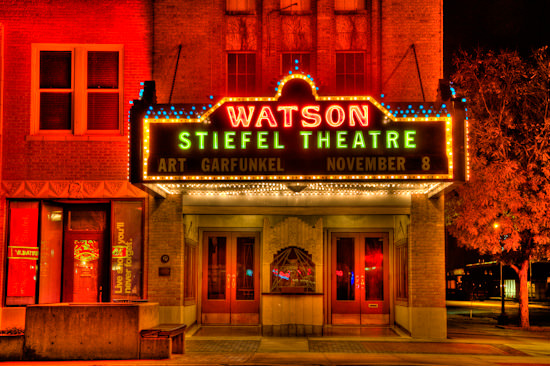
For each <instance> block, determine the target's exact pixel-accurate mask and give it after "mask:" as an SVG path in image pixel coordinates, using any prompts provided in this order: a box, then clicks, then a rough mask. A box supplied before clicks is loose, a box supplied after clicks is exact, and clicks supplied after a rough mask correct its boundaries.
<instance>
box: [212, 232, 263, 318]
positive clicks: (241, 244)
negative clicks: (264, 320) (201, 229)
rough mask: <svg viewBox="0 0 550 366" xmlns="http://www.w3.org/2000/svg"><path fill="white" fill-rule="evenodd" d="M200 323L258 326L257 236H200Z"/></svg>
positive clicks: (220, 233)
mask: <svg viewBox="0 0 550 366" xmlns="http://www.w3.org/2000/svg"><path fill="white" fill-rule="evenodd" d="M203 238H204V240H203V250H202V252H203V264H202V268H203V281H202V322H203V323H204V324H259V321H260V317H259V309H260V294H259V289H260V276H259V273H260V263H259V262H260V261H259V259H260V253H259V249H258V243H259V235H258V233H243V232H238V233H237V232H225V233H224V232H208V233H204V235H203Z"/></svg>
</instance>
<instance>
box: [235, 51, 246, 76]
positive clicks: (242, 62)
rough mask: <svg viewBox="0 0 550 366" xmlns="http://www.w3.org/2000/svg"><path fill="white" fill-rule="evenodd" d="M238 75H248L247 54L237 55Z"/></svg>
mask: <svg viewBox="0 0 550 366" xmlns="http://www.w3.org/2000/svg"><path fill="white" fill-rule="evenodd" d="M237 73H239V74H244V73H246V54H244V53H239V54H237Z"/></svg>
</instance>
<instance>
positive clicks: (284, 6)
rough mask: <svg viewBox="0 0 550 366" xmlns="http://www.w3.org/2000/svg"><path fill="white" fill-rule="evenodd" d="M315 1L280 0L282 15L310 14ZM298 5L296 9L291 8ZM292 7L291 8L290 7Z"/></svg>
mask: <svg viewBox="0 0 550 366" xmlns="http://www.w3.org/2000/svg"><path fill="white" fill-rule="evenodd" d="M313 1H314V0H279V9H280V11H281V14H309V13H311V5H312V4H311V3H312V2H313ZM295 2H296V3H297V5H296V7H294V6H291V5H292V4H293V3H295ZM306 5H307V8H306V7H305V6H306ZM289 6H290V7H289Z"/></svg>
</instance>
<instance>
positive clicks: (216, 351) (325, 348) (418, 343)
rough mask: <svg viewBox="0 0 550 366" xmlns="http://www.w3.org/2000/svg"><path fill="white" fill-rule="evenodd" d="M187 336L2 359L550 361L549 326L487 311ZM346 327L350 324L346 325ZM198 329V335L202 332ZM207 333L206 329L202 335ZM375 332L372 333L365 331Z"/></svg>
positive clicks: (254, 365) (472, 364)
mask: <svg viewBox="0 0 550 366" xmlns="http://www.w3.org/2000/svg"><path fill="white" fill-rule="evenodd" d="M250 329H251V330H249V331H246V330H244V331H243V330H242V329H241V330H237V331H236V332H234V333H233V334H229V333H227V331H222V333H223V332H225V334H222V333H218V334H222V335H216V329H215V328H212V329H211V330H210V331H209V332H197V329H191V330H190V332H189V334H188V335H187V336H186V341H185V342H186V345H185V346H186V353H185V354H183V355H172V358H171V359H169V360H121V361H66V362H60V361H55V362H54V361H52V362H5V363H3V365H6V366H8V365H18V366H20V365H33V366H34V365H36V366H38V365H64V366H65V365H71V366H72V365H81V366H88V365H89V366H92V365H93V366H106V365H117V366H118V365H120V366H125V365H250V366H258V365H327V366H344V365H345V366H347V365H449V366H455V365H456V366H464V365H468V366H478V365H500V366H505V365H510V366H518V365H549V366H550V328H547V327H544V328H542V327H541V328H540V329H539V330H535V331H524V330H521V329H519V328H517V327H500V326H497V325H496V321H495V320H494V319H492V318H489V317H479V318H475V317H474V318H472V319H470V318H469V317H468V316H464V315H452V314H451V315H449V317H448V339H447V340H444V341H437V342H434V341H431V340H418V339H412V338H410V337H409V336H407V335H406V334H404V333H403V332H401V331H400V330H399V329H393V330H391V329H389V328H367V329H366V330H365V329H364V328H363V329H364V330H365V332H363V334H362V335H359V336H357V335H338V336H335V335H332V336H323V337H262V336H260V335H258V332H257V330H256V331H254V330H253V329H254V328H250ZM350 329H351V328H350ZM350 333H351V332H350ZM201 334H203V335H201ZM204 334H206V335H204ZM369 335H375V336H369Z"/></svg>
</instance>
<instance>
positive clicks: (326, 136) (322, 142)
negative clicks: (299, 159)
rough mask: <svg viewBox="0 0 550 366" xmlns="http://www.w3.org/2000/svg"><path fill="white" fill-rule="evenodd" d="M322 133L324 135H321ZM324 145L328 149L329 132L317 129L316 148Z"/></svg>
mask: <svg viewBox="0 0 550 366" xmlns="http://www.w3.org/2000/svg"><path fill="white" fill-rule="evenodd" d="M322 134H324V136H322ZM323 145H325V149H330V132H329V131H318V132H317V148H318V149H322V148H323Z"/></svg>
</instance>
